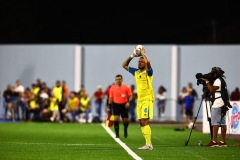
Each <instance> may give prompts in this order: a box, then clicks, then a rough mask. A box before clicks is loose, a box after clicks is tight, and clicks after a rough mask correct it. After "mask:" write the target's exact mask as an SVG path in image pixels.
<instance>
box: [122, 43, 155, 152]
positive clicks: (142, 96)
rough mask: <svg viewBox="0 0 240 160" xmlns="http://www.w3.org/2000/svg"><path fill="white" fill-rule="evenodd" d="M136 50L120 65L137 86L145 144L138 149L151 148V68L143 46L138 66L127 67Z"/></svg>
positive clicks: (139, 112)
mask: <svg viewBox="0 0 240 160" xmlns="http://www.w3.org/2000/svg"><path fill="white" fill-rule="evenodd" d="M137 56H138V55H137V54H136V51H135V50H134V52H133V54H131V56H130V57H128V58H127V59H126V60H125V61H124V62H123V64H122V67H123V68H124V69H126V70H127V71H128V72H130V73H131V74H132V75H133V76H134V78H135V81H136V88H137V95H138V100H137V117H138V120H139V124H140V126H141V130H142V133H143V136H144V138H145V141H146V144H145V145H144V146H143V147H140V148H138V149H139V150H152V149H153V146H152V142H151V128H150V126H149V120H150V119H152V118H153V101H154V100H155V99H154V90H153V87H152V80H153V69H152V67H151V64H150V61H149V59H148V58H147V56H146V55H145V48H144V47H143V48H142V49H141V56H140V58H139V61H138V68H133V67H129V63H130V61H131V60H132V59H133V58H134V57H137Z"/></svg>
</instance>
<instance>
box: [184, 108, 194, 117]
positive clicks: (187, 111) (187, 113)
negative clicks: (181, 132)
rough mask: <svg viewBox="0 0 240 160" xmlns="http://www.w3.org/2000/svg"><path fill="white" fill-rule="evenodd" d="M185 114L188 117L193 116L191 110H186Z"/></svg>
mask: <svg viewBox="0 0 240 160" xmlns="http://www.w3.org/2000/svg"><path fill="white" fill-rule="evenodd" d="M185 114H186V115H188V116H192V115H193V111H192V109H186V111H185Z"/></svg>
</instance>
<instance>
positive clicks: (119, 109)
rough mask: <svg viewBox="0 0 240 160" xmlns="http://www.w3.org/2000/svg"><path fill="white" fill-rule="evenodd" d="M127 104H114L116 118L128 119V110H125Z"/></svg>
mask: <svg viewBox="0 0 240 160" xmlns="http://www.w3.org/2000/svg"><path fill="white" fill-rule="evenodd" d="M125 104H126V103H123V104H117V103H113V105H112V109H113V115H114V116H121V117H122V118H128V109H127V108H125Z"/></svg>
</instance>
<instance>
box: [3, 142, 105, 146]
mask: <svg viewBox="0 0 240 160" xmlns="http://www.w3.org/2000/svg"><path fill="white" fill-rule="evenodd" d="M1 143H13V144H23V145H32V144H33V145H46V144H47V145H58V146H97V145H99V146H102V145H103V144H78V143H75V144H74V143H72V144H70V143H66V144H61V143H37V142H36V143H33V142H1ZM104 145H109V144H104Z"/></svg>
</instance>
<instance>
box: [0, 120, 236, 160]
mask: <svg viewBox="0 0 240 160" xmlns="http://www.w3.org/2000/svg"><path fill="white" fill-rule="evenodd" d="M150 127H151V130H152V144H153V147H154V149H153V150H151V151H148V150H137V148H138V147H142V146H143V145H144V144H145V139H144V138H143V135H142V133H141V129H140V126H139V125H138V124H135V123H134V124H131V123H130V125H129V128H128V137H127V138H124V137H123V125H122V123H120V140H121V141H122V142H123V143H125V144H126V145H127V146H128V147H129V148H130V149H131V150H132V151H133V152H134V153H135V154H136V155H138V156H139V157H140V158H141V159H143V160H158V159H159V160H160V159H161V160H237V159H239V157H240V155H239V149H240V148H239V147H238V146H236V144H237V143H239V141H236V140H231V139H227V144H228V147H205V146H199V145H198V142H199V140H201V141H202V143H203V145H206V144H207V143H209V141H210V134H203V133H202V132H199V131H196V130H192V133H191V136H190V139H189V141H188V145H185V142H186V140H187V139H188V138H189V135H190V131H191V130H190V129H185V130H183V131H175V128H176V127H174V126H166V125H161V124H150ZM110 130H112V132H113V133H114V128H113V127H111V128H110ZM131 159H134V158H133V157H132V156H131V155H130V154H128V152H127V151H126V150H125V149H124V148H123V147H122V146H121V145H120V144H118V143H117V142H116V141H115V140H114V138H113V137H111V136H110V134H108V133H107V131H106V130H105V129H104V127H103V126H102V125H101V124H100V123H92V124H79V123H76V124H72V123H61V124H59V123H34V122H21V123H0V160H131Z"/></svg>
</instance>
